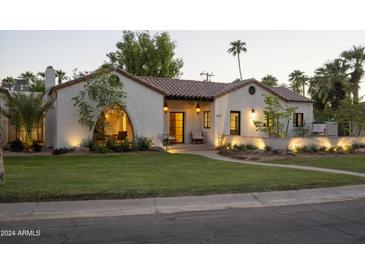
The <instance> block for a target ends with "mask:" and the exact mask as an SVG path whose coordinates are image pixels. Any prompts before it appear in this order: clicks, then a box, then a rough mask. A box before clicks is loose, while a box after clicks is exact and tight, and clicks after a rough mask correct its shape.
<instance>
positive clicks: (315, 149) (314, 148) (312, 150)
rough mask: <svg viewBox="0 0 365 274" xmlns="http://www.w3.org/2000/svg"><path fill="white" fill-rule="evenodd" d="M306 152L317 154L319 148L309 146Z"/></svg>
mask: <svg viewBox="0 0 365 274" xmlns="http://www.w3.org/2000/svg"><path fill="white" fill-rule="evenodd" d="M308 150H309V152H311V153H317V152H318V151H319V148H318V146H316V145H310V146H309V147H308Z"/></svg>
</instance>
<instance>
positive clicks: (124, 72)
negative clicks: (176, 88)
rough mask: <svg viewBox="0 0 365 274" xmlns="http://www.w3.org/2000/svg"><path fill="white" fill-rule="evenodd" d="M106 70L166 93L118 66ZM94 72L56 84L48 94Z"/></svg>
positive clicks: (89, 77)
mask: <svg viewBox="0 0 365 274" xmlns="http://www.w3.org/2000/svg"><path fill="white" fill-rule="evenodd" d="M107 71H108V72H112V71H116V72H118V73H120V74H122V75H123V76H125V77H127V78H129V79H132V80H134V81H135V82H137V83H139V84H141V85H144V86H146V87H148V88H150V89H152V90H154V91H157V92H159V93H161V94H163V95H166V93H165V92H164V91H163V90H161V89H159V88H157V87H155V86H153V85H150V84H148V83H147V82H145V81H142V80H140V79H139V78H138V77H137V76H134V75H133V74H131V73H128V72H126V71H124V70H121V69H119V68H116V69H115V68H110V69H107ZM95 74H96V72H92V73H90V74H87V75H85V76H82V77H79V78H77V79H73V80H70V81H67V82H64V83H62V84H59V85H56V86H54V87H52V88H51V89H50V90H49V92H48V93H49V94H52V93H54V92H56V91H58V90H60V89H63V88H65V87H69V86H72V85H75V84H77V83H80V82H83V81H87V80H89V79H91V78H92V77H93V76H94V75H95Z"/></svg>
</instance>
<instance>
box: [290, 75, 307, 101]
mask: <svg viewBox="0 0 365 274" xmlns="http://www.w3.org/2000/svg"><path fill="white" fill-rule="evenodd" d="M289 82H290V87H291V88H292V89H293V90H294V91H295V92H297V93H299V94H302V95H303V96H305V86H306V84H307V82H308V77H307V76H306V75H305V73H304V72H303V71H301V70H298V69H297V70H294V71H293V72H292V73H290V74H289Z"/></svg>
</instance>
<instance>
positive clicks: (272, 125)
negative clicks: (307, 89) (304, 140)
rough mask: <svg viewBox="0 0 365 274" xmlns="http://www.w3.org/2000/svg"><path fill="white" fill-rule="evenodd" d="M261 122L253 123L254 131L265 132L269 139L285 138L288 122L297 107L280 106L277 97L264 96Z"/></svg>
mask: <svg viewBox="0 0 365 274" xmlns="http://www.w3.org/2000/svg"><path fill="white" fill-rule="evenodd" d="M264 101H265V108H264V119H265V122H263V121H254V124H255V126H256V130H258V131H261V132H266V133H268V134H269V137H270V138H271V137H277V138H286V137H287V136H288V130H289V122H290V119H291V117H292V116H293V113H294V111H295V110H296V109H297V107H292V106H290V105H286V104H282V103H281V101H280V99H279V98H278V97H276V96H275V97H273V96H265V100H264Z"/></svg>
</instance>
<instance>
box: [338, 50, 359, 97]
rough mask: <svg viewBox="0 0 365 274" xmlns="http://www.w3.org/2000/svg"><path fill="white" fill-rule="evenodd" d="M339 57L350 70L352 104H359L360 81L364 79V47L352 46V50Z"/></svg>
mask: <svg viewBox="0 0 365 274" xmlns="http://www.w3.org/2000/svg"><path fill="white" fill-rule="evenodd" d="M341 57H342V58H343V59H344V62H345V63H346V64H347V65H348V66H349V68H350V69H351V72H350V79H349V81H350V83H351V87H352V95H353V100H354V103H355V104H357V103H358V102H359V89H360V81H361V79H362V78H363V77H364V73H365V72H364V68H363V65H364V63H365V47H356V46H353V47H352V49H350V50H346V51H344V52H342V54H341Z"/></svg>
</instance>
